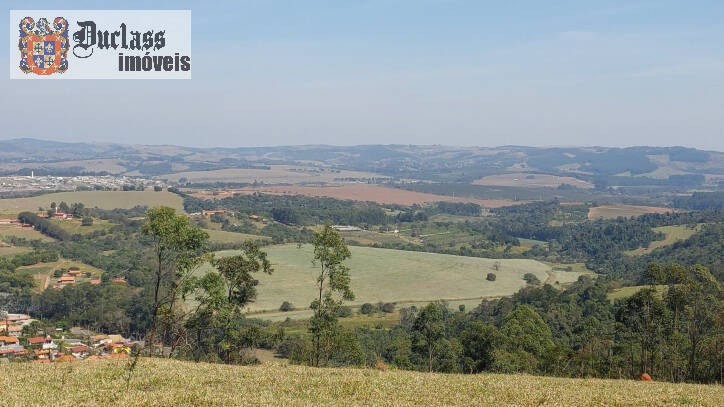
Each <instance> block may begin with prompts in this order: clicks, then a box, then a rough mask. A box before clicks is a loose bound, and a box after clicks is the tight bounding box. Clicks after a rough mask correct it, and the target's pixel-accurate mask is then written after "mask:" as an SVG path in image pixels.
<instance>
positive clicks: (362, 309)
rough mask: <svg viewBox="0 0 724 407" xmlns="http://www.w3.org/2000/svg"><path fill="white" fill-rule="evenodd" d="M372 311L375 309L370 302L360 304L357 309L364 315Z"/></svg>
mask: <svg viewBox="0 0 724 407" xmlns="http://www.w3.org/2000/svg"><path fill="white" fill-rule="evenodd" d="M374 311H375V307H374V306H373V305H372V304H370V303H369V302H366V303H364V304H362V306H361V307H360V309H359V312H360V313H361V314H365V315H368V314H371V313H373V312H374Z"/></svg>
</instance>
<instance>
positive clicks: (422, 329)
mask: <svg viewBox="0 0 724 407" xmlns="http://www.w3.org/2000/svg"><path fill="white" fill-rule="evenodd" d="M412 330H413V332H414V333H415V344H416V347H418V348H425V349H426V350H427V370H428V371H429V372H432V360H433V351H434V350H435V347H436V346H437V343H438V341H439V340H440V339H442V338H443V337H444V334H445V324H444V322H443V318H442V309H440V306H439V305H438V304H435V303H430V304H427V305H426V306H425V307H424V308H422V310H420V313H419V314H418V315H417V318H415V322H414V323H413V324H412Z"/></svg>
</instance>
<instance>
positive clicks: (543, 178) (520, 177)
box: [473, 173, 593, 189]
mask: <svg viewBox="0 0 724 407" xmlns="http://www.w3.org/2000/svg"><path fill="white" fill-rule="evenodd" d="M473 184H474V185H486V186H494V187H522V188H541V187H548V188H557V187H558V186H560V185H561V184H568V185H573V186H575V187H578V188H585V189H588V188H593V184H591V183H590V182H586V181H583V180H580V179H578V178H573V177H559V176H557V175H548V174H526V173H512V174H499V175H488V176H487V177H483V178H480V179H477V180H475V181H473Z"/></svg>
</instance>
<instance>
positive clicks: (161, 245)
mask: <svg viewBox="0 0 724 407" xmlns="http://www.w3.org/2000/svg"><path fill="white" fill-rule="evenodd" d="M141 231H142V233H143V234H144V235H146V236H148V237H149V238H150V239H151V244H152V246H153V253H154V257H155V259H154V260H155V262H156V264H155V266H156V267H155V268H154V274H153V287H152V290H153V308H152V313H151V330H150V331H151V332H150V335H149V351H150V352H151V354H153V353H154V348H153V346H154V341H155V339H156V333H157V328H158V316H159V311H161V309H162V307H163V308H164V311H165V312H167V313H173V306H174V303H175V301H176V298H177V296H178V294H179V290H178V288H179V287H180V286H182V285H183V280H184V279H185V278H187V277H188V274H189V272H190V271H191V270H193V269H194V268H196V267H197V266H198V265H199V264H201V262H202V256H203V251H204V249H205V244H206V241H207V240H208V238H209V235H208V234H207V233H206V232H204V231H203V230H201V229H200V228H198V227H196V226H192V225H190V224H189V222H188V218H186V217H185V216H178V215H176V211H175V210H174V209H173V208H168V207H165V206H161V207H157V208H152V209H149V210H148V211H147V212H146V220H145V222H144V224H143V227H142V228H141Z"/></svg>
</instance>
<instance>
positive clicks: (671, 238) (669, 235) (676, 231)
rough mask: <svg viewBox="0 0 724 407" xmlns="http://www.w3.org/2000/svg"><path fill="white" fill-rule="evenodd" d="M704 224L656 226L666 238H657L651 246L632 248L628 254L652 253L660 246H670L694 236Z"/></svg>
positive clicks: (656, 229)
mask: <svg viewBox="0 0 724 407" xmlns="http://www.w3.org/2000/svg"><path fill="white" fill-rule="evenodd" d="M701 226H702V225H697V226H696V227H695V228H690V227H689V226H687V225H676V226H661V227H657V228H654V230H655V231H657V232H661V233H663V234H665V235H666V238H664V240H656V241H653V242H651V244H649V247H639V248H638V249H636V250H630V251H628V252H626V253H627V254H630V255H634V256H640V255H642V254H647V253H651V252H652V251H654V250H655V249H658V248H659V247H663V246H668V245H671V244H674V243H676V242H680V241H682V240H686V239H688V238H690V237H691V236H693V235H694V234H695V233H696V232H698V231H700V230H701Z"/></svg>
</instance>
